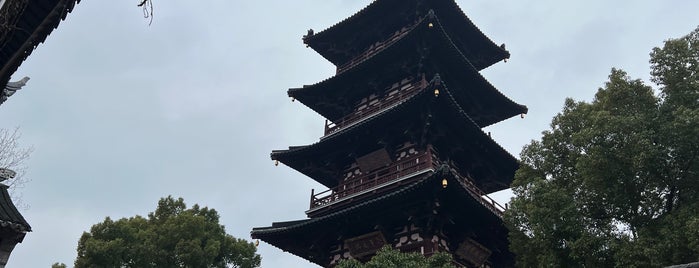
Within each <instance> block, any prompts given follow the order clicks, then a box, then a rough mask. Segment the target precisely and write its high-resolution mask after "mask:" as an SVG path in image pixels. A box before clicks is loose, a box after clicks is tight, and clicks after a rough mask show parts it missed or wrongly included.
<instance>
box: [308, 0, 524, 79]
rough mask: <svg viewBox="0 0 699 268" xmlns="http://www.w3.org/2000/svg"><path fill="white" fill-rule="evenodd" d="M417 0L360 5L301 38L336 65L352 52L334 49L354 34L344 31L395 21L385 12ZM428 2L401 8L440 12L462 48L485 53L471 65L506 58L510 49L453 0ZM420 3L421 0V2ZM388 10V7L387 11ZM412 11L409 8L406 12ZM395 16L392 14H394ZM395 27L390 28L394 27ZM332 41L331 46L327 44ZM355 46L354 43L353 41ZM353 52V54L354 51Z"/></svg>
mask: <svg viewBox="0 0 699 268" xmlns="http://www.w3.org/2000/svg"><path fill="white" fill-rule="evenodd" d="M418 2H422V1H418V0H411V1H408V0H377V1H374V2H372V3H371V4H369V5H368V6H366V7H364V8H363V9H361V10H360V11H359V12H357V13H355V14H354V15H352V16H350V17H348V18H346V19H345V20H343V21H341V22H339V23H337V24H335V25H333V26H331V27H329V28H327V29H325V30H323V31H321V32H318V33H315V34H313V35H310V36H306V37H304V39H303V41H304V43H305V44H307V45H308V46H309V47H311V48H313V49H314V50H315V51H316V52H318V53H319V54H320V55H321V56H323V57H324V58H326V59H327V60H328V61H330V62H332V63H333V64H335V65H336V66H340V65H342V64H344V63H346V62H348V61H349V60H351V57H353V55H346V54H345V53H340V52H337V51H338V49H337V46H338V45H339V44H346V43H349V42H347V39H349V38H354V37H355V36H354V35H351V34H347V33H361V32H362V31H366V30H367V29H368V28H370V27H376V25H399V27H402V26H404V25H401V22H400V21H398V22H387V21H386V14H389V13H391V14H392V13H396V11H395V9H396V7H397V6H399V5H402V6H401V7H403V6H404V7H405V8H406V9H407V8H414V7H417V6H419V4H418ZM426 3H427V4H428V6H422V7H418V8H419V9H418V10H403V11H406V12H408V13H413V14H417V13H422V14H420V15H418V16H424V15H426V14H427V13H428V11H429V10H430V9H432V10H434V11H435V12H436V13H437V14H438V15H442V16H444V18H445V20H446V21H447V23H449V26H450V27H451V28H453V29H454V30H453V32H454V33H455V34H456V35H459V36H463V37H464V38H463V39H464V42H460V44H459V46H460V48H461V49H463V50H469V51H472V52H470V53H469V55H481V56H485V57H483V58H481V59H478V60H476V61H474V65H475V66H476V67H477V68H478V70H482V69H484V68H487V67H488V66H490V65H492V64H494V63H496V62H498V61H501V60H503V59H506V58H509V57H510V53H509V52H508V51H507V50H505V49H504V48H503V47H501V46H498V45H496V44H495V43H494V42H493V41H492V40H490V38H488V37H487V36H486V35H485V34H484V33H483V32H482V31H481V30H480V29H479V28H478V27H477V26H476V25H475V24H474V23H473V22H472V21H471V20H470V19H469V18H468V16H466V14H465V13H464V12H463V10H462V9H461V8H460V7H459V6H458V5H457V4H456V2H455V1H454V0H432V1H427V2H426ZM421 4H424V3H421ZM387 10H388V11H387ZM410 11H412V12H410ZM394 19H395V18H394ZM395 30H397V29H391V31H395ZM378 41H382V40H373V39H367V40H364V42H361V44H359V45H358V46H359V47H361V48H362V49H364V48H366V47H368V46H369V45H370V44H373V43H375V42H378ZM328 44H332V46H330V45H328ZM355 46H357V45H355ZM355 56H356V55H355Z"/></svg>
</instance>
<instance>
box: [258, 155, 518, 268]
mask: <svg viewBox="0 0 699 268" xmlns="http://www.w3.org/2000/svg"><path fill="white" fill-rule="evenodd" d="M444 181H446V186H443V183H444ZM467 184H468V182H466V181H464V180H463V179H462V178H460V177H459V176H457V175H455V174H454V173H453V172H450V171H449V169H448V168H445V167H440V168H438V169H437V170H435V171H434V172H430V173H427V174H424V175H421V176H420V177H419V178H417V179H416V180H415V181H413V182H412V183H410V184H404V185H401V186H400V187H399V188H394V190H393V191H391V192H390V193H387V194H384V195H377V196H374V197H373V198H371V199H368V200H364V201H359V202H355V203H354V205H353V206H351V207H347V208H344V209H342V210H339V211H337V212H334V213H331V214H327V215H324V216H321V217H316V218H311V219H305V220H299V221H290V222H277V223H274V224H273V225H272V226H270V227H262V228H254V229H253V230H252V232H251V235H252V237H253V238H254V239H262V240H264V241H266V242H268V243H270V244H272V245H274V246H276V247H278V248H280V249H284V250H285V251H288V252H291V253H293V254H295V255H297V256H299V257H302V258H304V259H307V260H309V261H311V262H314V263H316V264H318V265H321V266H323V267H331V266H333V265H335V264H337V262H339V261H340V260H341V259H347V258H355V259H359V260H360V261H366V260H367V259H369V258H370V257H371V255H372V254H373V253H374V252H375V251H376V250H377V249H379V248H380V247H382V246H383V245H391V246H392V247H394V248H397V249H399V250H401V251H403V252H418V253H422V254H424V255H431V254H433V253H435V252H440V251H442V252H449V253H451V254H452V255H453V256H454V262H455V264H457V265H458V266H465V267H512V266H514V263H513V259H514V256H513V255H512V253H510V252H509V251H508V249H507V247H508V242H507V229H506V228H505V226H504V225H503V223H502V220H501V218H500V216H499V213H496V212H495V210H493V209H492V207H489V206H484V200H483V199H481V197H479V196H477V195H476V194H474V193H473V192H472V191H470V190H469V187H468V186H467ZM498 212H499V210H498ZM481 265H484V266H481Z"/></svg>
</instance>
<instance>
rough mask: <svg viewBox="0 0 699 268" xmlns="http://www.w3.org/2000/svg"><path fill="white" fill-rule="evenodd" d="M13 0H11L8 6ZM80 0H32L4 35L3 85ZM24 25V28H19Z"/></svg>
mask: <svg viewBox="0 0 699 268" xmlns="http://www.w3.org/2000/svg"><path fill="white" fill-rule="evenodd" d="M11 2H14V1H13V0H7V3H5V7H7V6H8V5H9V4H10V3H11ZM78 3H80V0H57V1H56V0H54V1H34V0H31V1H28V3H27V6H26V8H25V9H24V10H23V12H22V14H20V15H19V17H17V18H15V19H16V25H13V26H14V27H12V28H11V30H10V32H9V33H7V34H6V35H5V36H0V45H1V46H2V47H0V85H3V86H4V85H5V84H7V82H8V81H9V80H10V77H11V76H12V74H13V73H14V72H15V71H17V69H18V68H19V66H20V65H21V64H22V62H23V61H24V60H25V59H26V58H27V57H29V55H30V54H31V53H32V52H33V51H34V49H35V48H36V46H37V45H39V44H40V43H43V42H44V41H45V40H46V37H48V35H49V34H50V33H51V32H52V31H53V30H54V29H56V27H58V24H59V23H60V22H61V21H62V20H65V18H66V16H67V15H68V13H70V12H71V11H72V10H73V7H74V6H75V5H76V4H78ZM3 11H4V10H3ZM19 29H22V30H19Z"/></svg>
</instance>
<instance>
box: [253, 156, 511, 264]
mask: <svg viewBox="0 0 699 268" xmlns="http://www.w3.org/2000/svg"><path fill="white" fill-rule="evenodd" d="M447 173H448V171H447V170H446V169H442V168H440V169H439V170H437V171H436V172H435V173H433V174H432V175H430V176H426V177H424V178H421V179H418V180H417V181H415V182H414V183H411V184H408V185H406V186H403V187H402V188H399V189H396V190H395V191H392V192H390V193H387V194H382V195H377V196H376V197H373V198H371V199H368V200H366V201H363V202H359V203H357V204H355V205H352V206H350V207H347V208H344V209H340V210H338V211H335V212H331V213H328V214H326V215H323V216H319V217H315V218H311V219H305V220H297V221H290V222H277V223H273V224H272V226H270V227H257V228H253V229H252V231H251V232H250V235H251V237H252V238H253V239H261V240H263V241H265V242H267V243H270V244H272V245H274V246H275V247H277V248H280V249H282V250H285V251H289V252H291V253H292V254H294V255H297V256H299V257H302V258H305V259H308V260H310V261H313V262H314V263H317V264H319V265H321V266H324V265H327V263H325V261H327V260H318V259H310V258H308V256H309V255H311V254H312V253H311V250H310V248H312V247H313V246H312V244H314V243H318V242H319V243H321V244H323V243H331V242H334V239H335V237H336V236H337V235H339V234H338V231H337V229H336V228H335V227H336V223H337V222H339V221H342V222H343V223H344V224H350V226H351V227H354V228H362V227H369V228H371V227H373V225H372V226H363V225H366V224H367V223H365V222H351V221H352V220H353V219H355V220H356V219H361V218H360V217H359V216H360V215H368V214H372V213H375V212H376V211H377V210H380V211H388V212H390V211H391V210H387V209H388V208H392V207H396V206H397V205H398V204H403V203H405V202H406V201H407V200H411V201H415V200H416V199H426V200H430V202H433V201H434V199H435V198H439V199H440V200H444V201H451V202H449V203H448V204H443V207H445V208H446V209H448V210H449V211H450V212H449V213H450V215H453V216H455V217H456V218H457V220H458V222H459V223H460V224H469V225H477V226H470V227H472V228H475V230H478V231H477V232H478V234H477V236H479V237H480V238H481V239H483V240H485V241H487V242H489V244H490V246H491V247H493V248H494V249H495V251H494V252H497V253H496V254H498V256H497V257H508V258H511V257H512V256H511V253H509V251H508V249H507V229H506V228H505V226H504V225H503V224H502V219H501V218H500V217H499V216H498V215H496V214H494V213H492V212H491V211H490V210H489V209H488V208H486V207H484V206H483V205H481V203H480V201H479V200H476V199H475V198H474V197H473V196H472V195H471V194H469V193H468V191H467V190H466V189H465V188H464V187H461V186H460V185H459V182H458V181H457V180H456V179H454V178H453V177H451V176H448V175H445V174H447ZM442 179H448V185H449V186H448V187H447V188H442V186H441V181H442ZM388 212H383V213H382V214H384V215H386V213H388ZM393 212H395V210H394V211H393ZM348 220H350V222H349V223H348V222H347V221H348ZM368 224H370V225H371V223H368ZM455 227H456V226H455ZM362 229H364V228H362ZM316 246H317V245H316ZM493 257H494V258H495V257H496V256H493Z"/></svg>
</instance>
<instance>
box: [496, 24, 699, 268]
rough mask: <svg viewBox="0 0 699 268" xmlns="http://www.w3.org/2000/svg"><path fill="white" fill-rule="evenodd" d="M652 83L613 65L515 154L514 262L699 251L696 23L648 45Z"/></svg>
mask: <svg viewBox="0 0 699 268" xmlns="http://www.w3.org/2000/svg"><path fill="white" fill-rule="evenodd" d="M650 63H651V69H652V71H651V75H652V81H653V82H655V83H656V84H657V86H658V90H657V91H658V94H655V91H654V90H653V88H651V87H650V86H648V85H646V84H644V83H643V82H642V81H641V80H638V79H636V80H632V79H630V78H629V77H628V76H627V75H626V73H625V72H623V71H621V70H616V69H612V72H611V74H610V76H609V81H608V82H606V84H605V86H604V87H603V88H600V89H599V90H598V91H597V94H596V95H595V98H594V99H593V101H592V102H590V103H587V102H576V101H574V100H572V99H567V100H566V101H565V106H564V108H563V111H562V112H561V113H559V114H558V115H557V116H555V117H554V119H553V121H552V123H551V130H547V131H544V132H543V137H542V139H541V141H532V142H531V143H530V144H529V145H527V146H525V147H524V149H523V151H522V153H521V162H522V163H521V167H520V169H519V170H518V171H517V173H516V175H515V180H514V182H513V184H512V189H513V192H514V194H515V197H514V198H513V200H512V202H511V205H510V209H509V210H508V211H507V212H506V213H505V222H506V224H507V225H508V227H509V228H510V230H511V232H510V247H511V250H512V251H513V252H514V253H515V254H517V264H518V265H519V266H522V267H538V266H554V267H582V266H586V267H612V266H621V267H646V266H661V265H667V264H678V263H686V262H693V261H696V260H697V259H699V183H697V182H698V181H699V158H698V157H697V155H698V154H699V28H697V29H696V30H694V31H693V32H692V33H690V34H689V35H687V36H685V37H682V38H679V39H671V40H668V41H666V42H665V44H664V46H663V47H662V48H654V49H653V51H652V53H651V60H650Z"/></svg>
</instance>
